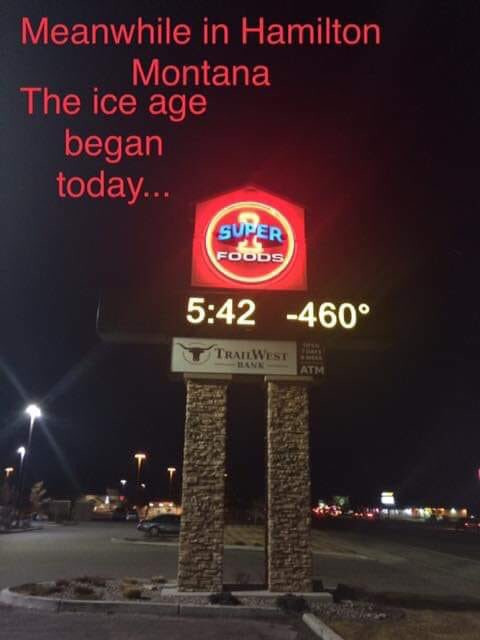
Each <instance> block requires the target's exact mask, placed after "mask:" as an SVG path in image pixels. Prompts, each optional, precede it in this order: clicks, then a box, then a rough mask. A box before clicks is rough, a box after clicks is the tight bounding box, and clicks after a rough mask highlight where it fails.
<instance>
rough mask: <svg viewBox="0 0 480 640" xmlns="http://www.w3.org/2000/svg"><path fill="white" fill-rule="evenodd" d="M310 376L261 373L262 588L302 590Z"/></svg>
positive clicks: (306, 583)
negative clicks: (264, 463)
mask: <svg viewBox="0 0 480 640" xmlns="http://www.w3.org/2000/svg"><path fill="white" fill-rule="evenodd" d="M312 381H313V379H312V378H311V377H306V376H305V377H303V376H266V377H265V382H266V383H267V397H268V400H267V401H268V415H267V450H268V517H267V528H268V578H267V583H268V589H269V590H270V591H272V592H284V591H289V592H308V591H311V590H312V586H313V580H312V578H313V562H312V551H311V541H310V517H311V516H310V460H309V457H310V453H309V428H308V386H309V384H310V383H311V382H312Z"/></svg>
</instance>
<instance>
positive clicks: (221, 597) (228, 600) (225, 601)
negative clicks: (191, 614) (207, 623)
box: [208, 591, 240, 605]
mask: <svg viewBox="0 0 480 640" xmlns="http://www.w3.org/2000/svg"><path fill="white" fill-rule="evenodd" d="M208 601H209V602H210V604H222V605H237V604H240V600H238V599H237V598H235V596H233V595H232V593H231V592H230V591H220V592H218V593H212V594H211V595H209V596H208Z"/></svg>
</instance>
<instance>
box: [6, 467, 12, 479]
mask: <svg viewBox="0 0 480 640" xmlns="http://www.w3.org/2000/svg"><path fill="white" fill-rule="evenodd" d="M12 473H13V467H5V477H6V478H9V477H10V476H11V475H12Z"/></svg>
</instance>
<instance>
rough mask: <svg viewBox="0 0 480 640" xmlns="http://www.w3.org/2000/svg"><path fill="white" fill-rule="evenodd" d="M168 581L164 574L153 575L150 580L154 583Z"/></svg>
mask: <svg viewBox="0 0 480 640" xmlns="http://www.w3.org/2000/svg"><path fill="white" fill-rule="evenodd" d="M166 581H167V579H166V578H164V577H163V576H153V578H151V579H150V582H152V584H163V583H165V582H166Z"/></svg>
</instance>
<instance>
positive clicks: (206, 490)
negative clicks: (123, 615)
mask: <svg viewBox="0 0 480 640" xmlns="http://www.w3.org/2000/svg"><path fill="white" fill-rule="evenodd" d="M229 379H230V376H224V378H222V379H221V380H220V379H219V378H218V376H216V377H215V378H213V376H212V377H211V378H209V377H208V376H207V375H204V376H201V375H198V374H197V375H194V374H191V375H185V380H186V385H187V408H186V419H185V443H184V453H183V473H182V477H183V480H182V509H183V511H182V521H181V522H182V524H181V531H180V546H179V559H178V589H179V591H221V589H222V583H223V535H224V521H225V514H224V507H225V504H224V503H225V475H224V474H225V446H226V443H225V436H226V417H227V385H228V380H229Z"/></svg>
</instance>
